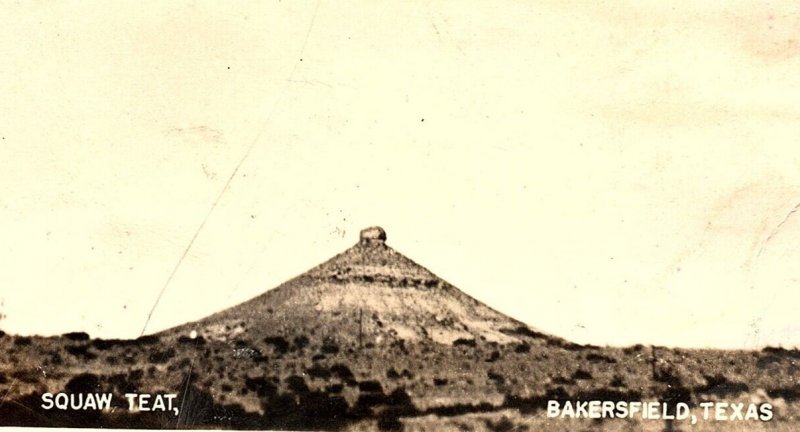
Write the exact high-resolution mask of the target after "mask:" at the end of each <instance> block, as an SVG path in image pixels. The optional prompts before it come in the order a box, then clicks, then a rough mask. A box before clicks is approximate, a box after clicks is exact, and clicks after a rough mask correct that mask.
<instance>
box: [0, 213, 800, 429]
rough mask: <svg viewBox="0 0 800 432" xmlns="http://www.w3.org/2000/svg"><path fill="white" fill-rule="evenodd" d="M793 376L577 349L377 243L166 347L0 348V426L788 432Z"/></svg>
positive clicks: (679, 354)
mask: <svg viewBox="0 0 800 432" xmlns="http://www.w3.org/2000/svg"><path fill="white" fill-rule="evenodd" d="M797 361H800V352H798V351H795V350H783V349H778V348H774V349H766V350H763V351H759V352H755V351H714V350H679V349H666V348H658V347H644V346H635V347H630V348H624V349H623V348H601V347H594V346H582V345H577V344H573V343H570V342H568V341H565V340H563V339H560V338H557V337H553V336H550V335H546V334H543V333H541V332H539V331H537V330H535V329H533V328H530V327H528V326H526V325H524V324H522V323H520V322H518V321H515V320H513V319H511V318H509V317H506V316H504V315H502V314H501V313H499V312H497V311H494V310H492V309H491V308H489V307H487V306H485V305H483V304H481V303H480V302H478V301H476V300H474V299H472V298H470V297H469V296H467V295H465V294H464V293H462V292H461V291H459V290H458V289H456V288H455V287H453V286H451V285H450V284H448V283H447V282H445V281H443V280H441V279H439V278H438V277H436V276H435V275H433V274H432V273H431V272H429V271H428V270H426V269H424V268H423V267H421V266H419V265H417V264H416V263H414V262H413V261H411V260H410V259H408V258H406V257H404V256H403V255H401V254H399V253H398V252H396V251H394V250H393V249H391V248H390V247H388V246H387V245H386V244H385V233H384V232H383V231H382V230H380V229H379V228H371V229H367V230H364V231H363V232H362V236H361V239H360V241H359V243H358V244H356V245H355V246H353V247H352V248H350V249H348V250H347V251H345V252H343V253H341V254H339V255H337V256H335V257H334V258H332V259H331V260H329V261H327V262H325V263H323V264H321V265H319V266H317V267H315V268H313V269H311V270H310V271H308V272H306V273H304V274H303V275H300V276H298V277H296V278H294V279H292V280H290V281H288V282H287V283H285V284H283V285H281V286H279V287H277V288H275V289H273V290H270V291H267V292H266V293H264V294H262V295H261V296H259V297H256V298H254V299H252V300H250V301H248V302H245V303H243V304H241V305H239V306H235V307H233V308H230V309H227V310H224V311H222V312H219V313H217V314H214V315H212V316H209V317H207V318H205V319H202V320H200V321H197V322H193V323H187V324H184V325H181V326H178V327H176V328H173V329H169V330H166V331H164V332H161V333H158V334H154V335H149V336H145V337H142V338H139V339H136V340H101V339H91V338H89V337H88V335H85V334H83V333H73V334H67V335H64V336H62V337H50V338H44V337H20V336H11V335H3V336H0V396H2V402H0V424H2V425H11V424H17V425H42V426H61V425H67V426H92V427H105V426H114V427H145V428H162V427H167V428H175V427H228V428H257V429H265V428H266V429H269V428H272V429H319V430H323V429H324V430H328V429H353V430H375V429H381V430H399V429H403V428H406V429H409V430H421V429H434V430H439V429H441V428H446V427H451V428H453V429H458V430H463V429H465V428H466V429H476V430H484V429H485V430H512V429H514V428H518V429H519V430H526V429H531V430H541V428H545V430H581V429H579V428H587V430H589V429H590V430H598V429H603V428H608V429H609V430H618V429H621V428H622V427H623V426H625V427H628V426H630V427H632V428H633V429H630V430H644V429H645V425H637V424H633V425H632V426H631V425H629V424H627V423H626V424H624V425H620V424H618V423H615V422H613V421H605V422H604V423H601V424H596V423H595V422H591V421H588V420H584V421H583V423H581V422H579V421H578V422H574V423H570V422H568V421H561V422H559V421H554V420H550V421H549V422H546V419H545V416H544V412H543V409H544V407H545V405H546V402H547V400H549V399H555V400H576V399H582V400H615V401H616V400H661V401H671V402H677V401H685V402H687V403H690V404H696V403H697V402H698V401H701V400H716V399H724V400H730V401H733V400H742V401H744V400H748V401H757V402H759V403H760V402H770V403H773V404H774V405H775V406H776V409H779V410H780V412H779V413H776V415H775V420H774V421H772V422H770V423H759V424H758V427H768V428H773V429H775V428H777V429H775V430H780V428H782V427H791V426H793V425H797V420H796V419H798V418H800V417H798V413H797V409H798V408H797V407H798V398H800V386H798V384H797V377H798V368H797V365H796V362H797ZM59 391H66V392H69V393H88V392H111V393H113V394H114V395H115V398H114V407H113V408H111V409H107V410H105V411H92V410H80V411H74V410H67V411H60V410H47V411H46V410H43V409H41V403H42V401H41V395H42V394H43V393H45V392H51V393H55V392H59ZM132 392H137V393H174V394H177V395H178V398H177V400H178V401H179V414H178V415H174V414H173V413H160V412H152V411H150V412H133V413H131V412H129V411H128V409H127V408H128V407H127V402H126V400H125V398H124V397H123V395H124V394H125V393H132ZM3 395H4V396H3ZM764 425H766V426H764ZM745 426H746V427H749V428H751V429H752V426H753V425H745ZM562 427H565V429H560V428H562ZM647 427H655V428H656V429H652V430H662V429H663V428H664V427H665V425H664V423H662V422H655V423H653V422H650V423H649V424H648V426H647ZM751 429H743V430H751ZM622 430H624V429H622ZM786 430H790V429H786Z"/></svg>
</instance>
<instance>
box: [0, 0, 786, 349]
mask: <svg viewBox="0 0 800 432" xmlns="http://www.w3.org/2000/svg"><path fill="white" fill-rule="evenodd" d="M262 3H263V4H262ZM698 3H701V4H698ZM711 3H719V4H718V5H715V4H711ZM0 16H2V17H3V18H4V19H3V25H2V26H0V136H2V141H0V173H1V174H0V239H2V246H0V260H1V262H2V265H1V266H0V313H4V314H5V315H6V316H7V317H6V318H5V319H4V320H2V321H0V328H2V329H3V330H5V331H6V332H11V333H20V334H45V335H48V334H59V333H63V332H66V331H81V330H82V331H86V332H88V333H90V334H92V335H93V336H98V337H135V336H138V335H139V333H140V332H141V330H142V327H143V326H144V323H145V320H146V318H147V315H148V313H149V311H150V309H151V308H152V306H153V303H154V302H155V300H156V298H157V297H158V293H159V292H160V291H161V289H162V287H163V286H164V284H165V282H166V280H167V278H168V277H169V275H170V273H171V272H172V269H173V268H174V267H175V265H176V263H177V261H178V259H179V257H180V256H181V254H182V253H183V250H184V249H185V248H186V247H187V245H188V244H189V242H190V241H191V239H192V237H193V236H194V235H195V233H196V232H197V230H198V228H199V227H200V225H201V224H202V223H203V221H204V218H205V217H206V215H207V214H209V211H210V209H211V208H212V205H213V203H214V202H215V201H216V199H217V197H218V196H220V193H221V192H222V191H223V188H225V185H226V182H227V180H228V179H229V178H230V177H231V175H232V174H233V173H234V170H235V169H236V167H237V164H238V163H239V161H240V160H242V158H244V160H243V162H242V164H241V167H240V169H239V170H238V171H236V175H234V176H233V178H232V181H231V182H230V187H229V188H228V189H227V190H226V191H225V192H224V193H222V196H221V199H220V200H219V202H218V204H217V206H216V207H215V208H214V209H213V211H211V213H210V216H209V217H208V219H207V221H206V222H205V224H204V225H203V228H202V230H200V232H199V234H198V236H197V239H196V241H195V243H194V245H193V246H192V247H191V249H190V251H189V253H188V255H187V257H186V259H185V260H184V261H183V263H182V265H181V266H180V267H179V268H178V270H177V273H176V274H175V277H174V278H173V279H172V281H171V283H170V284H168V285H167V287H166V289H165V292H164V295H163V297H162V298H161V300H160V303H159V305H158V307H157V308H156V309H155V312H154V314H153V317H152V320H151V321H150V323H149V325H148V326H147V332H154V331H158V330H161V329H165V328H167V327H171V326H174V325H178V324H181V323H183V322H186V321H188V320H195V319H199V318H202V317H203V316H206V315H208V314H210V313H213V312H216V311H218V310H220V309H222V308H224V307H228V306H233V305H235V304H237V303H240V302H242V301H244V300H247V299H249V298H251V297H254V296H256V295H258V294H260V293H262V292H264V291H265V290H267V289H270V288H273V287H275V286H277V285H279V284H280V283H281V282H283V281H285V280H287V279H289V278H291V277H293V276H295V275H297V274H299V273H301V272H303V271H305V270H307V269H309V268H311V267H313V266H315V265H317V264H319V263H320V262H322V261H324V260H326V259H328V258H330V257H332V256H333V255H334V254H336V253H338V252H341V251H343V250H344V249H346V248H348V247H350V246H351V245H352V244H354V243H355V242H356V241H357V237H358V231H359V230H360V229H361V228H363V227H366V226H369V225H381V226H383V227H384V228H385V229H386V231H387V233H388V243H389V244H390V245H391V246H392V247H394V248H395V249H397V250H398V251H400V252H402V253H404V254H406V255H407V256H409V257H410V258H412V259H413V260H415V261H417V262H418V263H420V264H422V265H424V266H426V267H427V268H429V269H430V270H432V271H433V272H434V273H436V274H438V275H439V276H441V277H442V278H444V279H445V280H447V281H449V282H451V283H453V284H454V285H456V286H457V287H459V288H460V289H461V290H463V291H464V292H466V293H467V294H469V295H472V296H473V297H475V298H477V299H479V300H481V301H483V302H485V303H486V304H488V305H489V306H491V307H493V308H495V309H497V310H499V311H501V312H504V313H506V314H508V315H510V316H512V317H514V318H517V319H519V320H522V321H524V322H526V323H527V324H529V325H531V326H533V327H535V328H538V329H540V330H542V331H546V332H549V333H552V334H555V335H558V336H562V337H565V338H567V339H571V340H573V341H576V342H580V343H593V344H598V345H605V344H611V345H628V344H635V343H643V344H660V345H668V346H685V347H706V346H714V347H761V346H764V345H767V344H771V345H783V346H797V345H800V323H799V322H798V320H797V310H798V307H800V305H798V303H800V302H799V301H798V295H797V293H798V290H800V281H799V280H798V278H800V266H798V265H797V263H798V262H800V212H796V213H795V210H796V209H797V208H798V207H797V206H798V205H800V146H798V138H800V5H798V3H797V2H745V1H735V2H689V1H683V2H680V1H679V2H638V1H637V2H634V1H630V2H628V1H617V2H595V1H586V2H572V3H569V4H568V2H563V1H538V2H528V1H518V2H488V1H487V2H462V1H451V2H422V1H410V2H371V1H360V2H351V3H341V2H336V3H334V2H330V1H324V0H323V1H317V2H314V1H310V2H272V3H269V4H267V3H266V2H234V3H232V4H230V3H227V2H226V3H225V4H222V3H218V2H169V3H166V2H160V1H150V2H140V1H135V2H134V1H130V2H114V3H106V2H83V3H82V2H60V3H51V2H42V3H32V2H23V3H20V4H12V3H4V4H3V5H2V6H1V7H0ZM245 155H247V156H246V157H245Z"/></svg>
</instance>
